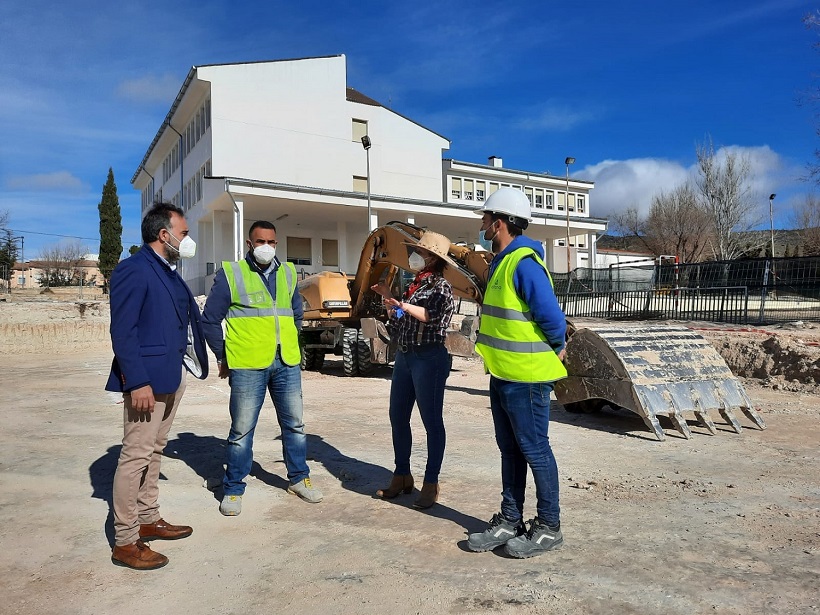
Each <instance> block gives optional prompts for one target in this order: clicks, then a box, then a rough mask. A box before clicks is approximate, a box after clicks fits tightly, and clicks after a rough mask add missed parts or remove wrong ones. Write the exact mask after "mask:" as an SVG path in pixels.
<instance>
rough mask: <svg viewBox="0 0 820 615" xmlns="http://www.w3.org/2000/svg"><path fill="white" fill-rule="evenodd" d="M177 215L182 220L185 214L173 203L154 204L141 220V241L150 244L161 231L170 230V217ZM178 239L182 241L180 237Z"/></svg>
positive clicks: (157, 237)
mask: <svg viewBox="0 0 820 615" xmlns="http://www.w3.org/2000/svg"><path fill="white" fill-rule="evenodd" d="M173 214H177V215H178V216H179V217H181V218H184V217H185V212H183V211H182V210H181V209H180V208H179V207H177V206H176V205H174V204H173V203H154V206H153V207H151V209H149V210H148V213H146V214H145V217H144V218H143V219H142V241H143V243H151V242H152V241H156V240H157V239H159V232H160V231H161V230H162V229H165V230H167V231H170V230H171V216H172V215H173ZM179 239H182V238H181V237H180V238H179Z"/></svg>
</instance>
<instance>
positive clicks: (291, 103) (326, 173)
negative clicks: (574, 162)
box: [131, 55, 606, 294]
mask: <svg viewBox="0 0 820 615" xmlns="http://www.w3.org/2000/svg"><path fill="white" fill-rule="evenodd" d="M364 136H366V137H368V138H369V141H370V147H369V148H368V149H365V148H364V146H363V143H362V137H364ZM449 146H450V141H449V140H448V139H447V138H445V137H443V136H442V135H440V134H437V133H436V132H434V131H433V130H431V129H430V128H427V127H424V126H421V125H420V124H418V123H416V122H414V121H413V120H411V119H409V118H406V117H404V116H402V115H401V114H399V113H396V112H395V111H393V110H391V109H389V108H387V107H385V106H383V105H381V104H380V103H378V102H376V101H375V100H372V99H371V98H368V97H367V96H366V95H364V94H362V93H360V92H358V91H356V90H354V89H352V88H349V87H348V86H347V69H346V59H345V56H343V55H339V56H332V57H320V58H305V59H297V60H282V61H271V62H249V63H242V64H217V65H209V66H194V67H193V68H191V70H190V71H189V73H188V76H187V77H186V79H185V81H184V83H183V84H182V87H181V88H180V91H179V94H178V95H177V97H176V99H175V100H174V101H173V102H172V104H171V108H170V110H169V111H168V114H167V115H166V117H165V119H164V121H163V122H162V125H161V126H160V128H159V130H158V131H157V134H156V136H155V137H154V140H153V141H152V142H151V144H150V145H149V147H148V150H147V151H146V153H145V156H144V158H143V160H142V162H141V163H140V165H139V167H138V168H137V170H136V171H135V172H134V175H133V177H132V179H131V183H132V184H133V186H134V187H135V188H136V189H138V190H140V191H141V192H142V211H143V212H145V211H146V210H147V209H148V208H149V207H150V206H151V204H152V203H153V202H155V201H160V200H162V201H167V202H172V203H174V204H176V205H178V206H179V207H181V208H182V209H183V210H184V211H185V214H186V217H187V219H188V224H189V226H190V228H191V236H192V237H193V239H194V240H196V242H197V246H198V247H197V254H196V257H195V258H194V259H191V260H190V261H185V262H184V263H183V265H182V267H181V272H182V275H183V277H184V278H185V280H186V281H187V282H188V283H189V285H190V286H191V289H192V290H193V291H194V293H195V294H203V293H206V292H207V290H208V289H209V288H210V284H211V282H212V280H213V274H214V272H215V270H216V269H218V268H219V266H220V262H221V261H224V260H237V259H239V258H241V257H242V255H243V254H244V252H245V248H244V245H245V244H244V241H245V238H246V237H247V232H248V228H249V227H250V225H251V224H252V223H253V222H254V221H255V220H269V221H271V222H273V223H274V224H275V225H276V228H277V238H278V240H279V245H278V246H277V254H278V256H279V258H280V259H281V260H283V261H284V260H288V261H291V262H293V263H294V264H295V265H296V269H297V271H300V272H304V273H305V274H309V273H316V272H319V271H326V270H330V271H347V272H351V273H353V272H354V271H355V268H356V266H357V263H358V259H359V254H360V252H361V249H362V246H363V245H364V241H365V239H366V237H367V234H368V232H369V230H370V229H372V228H375V227H377V226H379V225H380V224H384V223H386V222H389V221H391V220H402V221H406V222H410V223H413V224H416V225H418V226H421V227H427V228H430V229H431V230H435V231H436V232H439V233H443V234H445V235H447V236H448V237H449V238H450V239H451V240H452V241H454V242H458V241H463V242H466V243H474V242H475V241H476V238H477V235H478V228H479V226H480V223H479V220H478V216H476V214H475V213H474V212H475V210H477V209H479V208H480V207H481V205H482V201H483V200H485V199H486V198H487V197H488V196H489V195H490V194H492V193H493V192H494V191H495V190H497V189H498V188H499V187H501V186H513V187H517V188H519V189H521V190H523V191H524V192H525V194H527V196H528V197H529V199H530V202H531V203H532V207H533V209H532V212H533V218H534V219H533V222H532V223H531V224H530V226H529V228H528V229H527V231H526V234H527V236H529V237H532V238H533V239H536V240H538V241H542V242H544V243H545V245H546V246H547V264H548V266H549V267H550V269H551V270H552V271H555V272H561V271H566V268H567V248H566V245H565V238H566V236H567V234H569V236H570V250H569V255H570V259H571V267H572V268H575V267H578V266H589V263H593V262H594V260H595V258H594V254H595V253H594V250H595V238H596V236H597V235H598V234H599V233H601V232H603V231H604V230H605V229H606V221H605V220H602V219H596V218H592V217H590V215H589V211H590V191H591V190H592V188H593V187H594V185H593V183H591V182H585V181H580V180H576V179H572V178H571V177H570V178H569V179H568V180H567V178H566V177H558V176H552V175H547V174H543V173H533V172H527V171H520V170H514V169H508V168H504V166H503V163H502V160H501V158H499V157H496V156H491V157H490V158H489V159H488V161H487V162H486V163H482V164H477V163H473V162H462V161H457V160H451V159H448V158H446V157H445V156H444V152H445V151H446V150H447V149H448V148H449ZM567 187H568V188H569V190H568V191H567ZM368 211H369V212H370V216H369V219H368ZM568 229H569V231H568Z"/></svg>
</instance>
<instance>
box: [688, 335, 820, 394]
mask: <svg viewBox="0 0 820 615" xmlns="http://www.w3.org/2000/svg"><path fill="white" fill-rule="evenodd" d="M704 337H706V338H707V339H708V340H709V341H710V342H711V343H712V345H713V346H714V347H715V348H717V350H718V352H719V353H720V355H721V356H722V357H723V359H724V360H725V361H726V363H727V365H728V366H729V369H731V370H732V373H734V374H735V375H737V376H740V377H743V378H754V379H757V380H760V381H761V384H762V385H763V386H768V387H771V388H772V389H775V390H783V391H794V392H801V393H817V392H820V346H818V345H817V342H813V341H811V340H804V339H801V338H800V337H797V336H793V335H782V334H780V335H779V334H769V333H743V332H725V331H709V332H704Z"/></svg>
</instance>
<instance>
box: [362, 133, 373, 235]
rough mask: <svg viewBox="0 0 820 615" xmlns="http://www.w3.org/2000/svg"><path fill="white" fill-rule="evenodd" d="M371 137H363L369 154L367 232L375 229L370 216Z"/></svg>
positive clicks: (364, 146)
mask: <svg viewBox="0 0 820 615" xmlns="http://www.w3.org/2000/svg"><path fill="white" fill-rule="evenodd" d="M371 145H373V144H372V143H371V142H370V137H369V136H367V135H365V136H363V137H362V147H363V148H364V151H365V153H366V154H367V232H368V233H370V231H372V230H373V219H372V218H371V217H370V146H371Z"/></svg>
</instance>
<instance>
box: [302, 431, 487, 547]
mask: <svg viewBox="0 0 820 615" xmlns="http://www.w3.org/2000/svg"><path fill="white" fill-rule="evenodd" d="M308 458H309V459H313V460H315V461H318V462H319V463H321V464H322V465H323V466H324V467H325V469H326V470H327V471H328V472H329V473H330V474H332V475H333V476H335V477H336V479H337V480H338V481H339V482H340V483H341V484H342V487H344V488H345V489H348V490H349V491H353V492H354V493H358V494H359V495H363V496H366V497H369V498H376V491H377V490H378V489H381V488H383V487H386V486H387V485H389V484H390V479H391V478H392V476H393V472H391V471H390V470H388V469H387V468H384V467H382V466H379V465H376V464H373V463H370V462H368V461H362V460H361V459H357V458H355V457H349V456H348V455H345V454H344V453H342V452H341V451H340V450H339V449H337V448H336V447H335V446H333V445H332V444H330V442H328V441H327V440H325V439H324V438H322V437H321V436H317V435H314V434H308ZM418 494H419V491H418V489H414V491H413V493H412V494H409V495H400V496H398V497H396V498H395V499H392V500H384V501H385V502H390V503H391V504H395V505H396V506H403V507H404V508H408V509H410V510H412V511H414V512H418V513H419V514H426V515H429V516H431V517H437V518H439V519H447V520H448V521H452V522H453V523H455V524H456V525H460V526H461V527H463V528H464V530H465V532H466V533H470V532H477V531H481V530H483V529H484V528H485V527H486V525H487V524H486V522H485V521H482V520H481V519H477V518H476V517H472V516H470V515H465V514H464V513H462V512H460V511H458V510H456V509H454V508H451V507H449V506H445V505H443V504H441V503H436V504H434V505H433V506H432V507H431V508H428V509H426V510H420V509H417V508H414V507H413V502H415V501H416V498H417V497H418Z"/></svg>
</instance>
